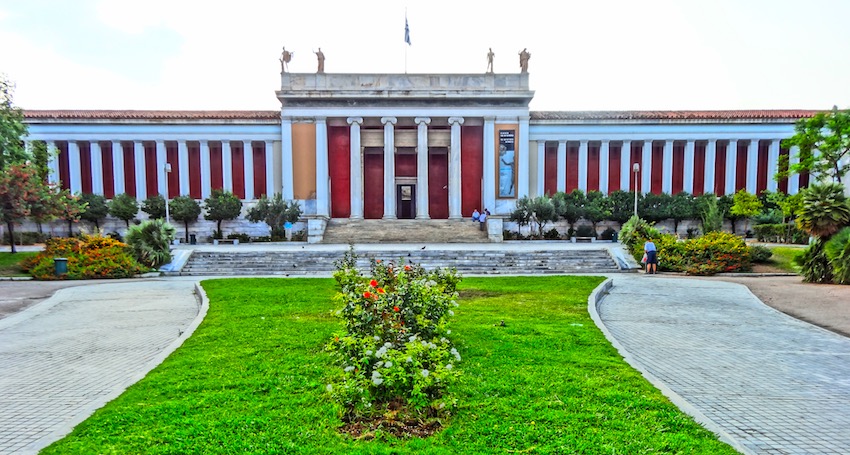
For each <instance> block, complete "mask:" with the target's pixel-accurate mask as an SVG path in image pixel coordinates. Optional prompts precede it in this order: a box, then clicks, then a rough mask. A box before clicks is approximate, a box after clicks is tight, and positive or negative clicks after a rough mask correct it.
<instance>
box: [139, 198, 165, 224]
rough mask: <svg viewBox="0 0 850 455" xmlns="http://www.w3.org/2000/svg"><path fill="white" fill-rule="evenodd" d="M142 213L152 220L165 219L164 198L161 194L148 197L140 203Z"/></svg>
mask: <svg viewBox="0 0 850 455" xmlns="http://www.w3.org/2000/svg"><path fill="white" fill-rule="evenodd" d="M169 208H170V207H169ZM142 211H143V212H145V213H147V214H148V217H149V218H150V219H152V220H156V219H165V198H164V197H162V195H161V194H154V195H153V196H150V197H148V198H147V199H145V200H144V201H142Z"/></svg>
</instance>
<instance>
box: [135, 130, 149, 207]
mask: <svg viewBox="0 0 850 455" xmlns="http://www.w3.org/2000/svg"><path fill="white" fill-rule="evenodd" d="M133 163H134V164H135V171H136V199H137V200H140V201H143V200H145V199H147V197H148V178H147V175H148V170H147V168H145V144H144V143H143V142H142V141H133Z"/></svg>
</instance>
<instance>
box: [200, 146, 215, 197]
mask: <svg viewBox="0 0 850 455" xmlns="http://www.w3.org/2000/svg"><path fill="white" fill-rule="evenodd" d="M199 142H200V144H201V199H206V198H208V197H210V192H211V191H212V182H211V181H210V178H211V177H212V176H211V175H210V172H211V171H210V144H209V142H207V141H206V140H201V141H199Z"/></svg>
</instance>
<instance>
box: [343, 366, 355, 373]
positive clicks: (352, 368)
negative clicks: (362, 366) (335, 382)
mask: <svg viewBox="0 0 850 455" xmlns="http://www.w3.org/2000/svg"><path fill="white" fill-rule="evenodd" d="M352 371H354V367H353V366H350V365H349V366H347V367H345V372H346V373H350V372H352Z"/></svg>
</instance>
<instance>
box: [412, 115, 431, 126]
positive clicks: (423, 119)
mask: <svg viewBox="0 0 850 455" xmlns="http://www.w3.org/2000/svg"><path fill="white" fill-rule="evenodd" d="M413 122H414V123H416V124H417V125H421V124H423V123H424V124H425V125H430V124H431V117H416V118H414V119H413Z"/></svg>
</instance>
